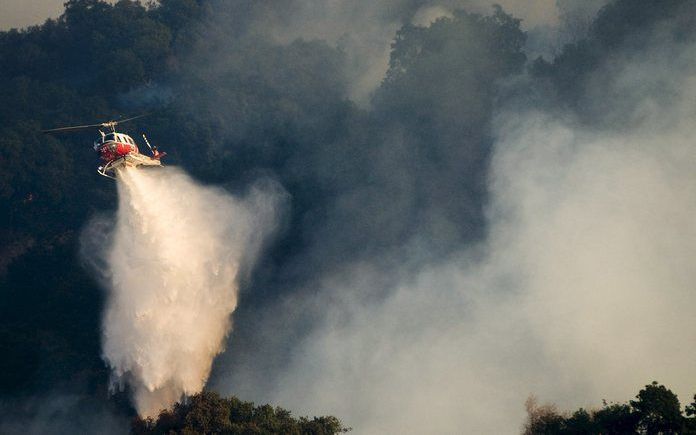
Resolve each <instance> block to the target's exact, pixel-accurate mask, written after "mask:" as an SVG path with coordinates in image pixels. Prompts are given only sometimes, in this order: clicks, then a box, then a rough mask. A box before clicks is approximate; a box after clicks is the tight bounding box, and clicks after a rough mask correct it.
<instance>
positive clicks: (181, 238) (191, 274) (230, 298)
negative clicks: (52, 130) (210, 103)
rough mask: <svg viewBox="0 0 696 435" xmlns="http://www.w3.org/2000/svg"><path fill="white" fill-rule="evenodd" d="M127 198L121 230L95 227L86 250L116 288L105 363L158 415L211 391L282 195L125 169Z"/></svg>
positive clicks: (108, 315) (143, 409) (121, 180)
mask: <svg viewBox="0 0 696 435" xmlns="http://www.w3.org/2000/svg"><path fill="white" fill-rule="evenodd" d="M118 192H119V206H118V212H117V216H116V219H115V222H113V225H104V224H105V221H104V220H97V221H95V222H93V223H92V225H91V226H90V228H89V229H88V231H86V233H85V237H84V238H83V239H84V240H85V243H83V245H84V246H83V247H84V248H85V251H86V252H87V253H88V255H91V256H92V258H93V259H97V260H99V262H100V263H101V265H102V266H101V267H103V268H104V269H103V275H102V276H103V278H104V283H105V284H106V286H107V287H108V289H109V294H108V298H107V305H106V310H105V313H104V318H103V358H104V359H105V361H106V362H107V363H108V365H109V366H110V367H111V368H112V370H113V377H114V380H115V382H116V383H117V384H120V385H121V386H122V385H123V383H124V382H125V383H127V384H128V385H129V386H130V387H131V388H132V391H133V394H134V401H135V405H136V408H137V410H138V412H139V413H140V414H141V415H143V416H152V415H156V413H157V412H158V411H160V410H161V409H164V408H166V407H168V406H169V405H171V404H172V403H173V402H175V401H176V400H178V399H180V397H181V396H182V395H188V394H193V393H196V392H199V391H201V389H202V388H203V386H204V384H205V382H206V380H207V378H208V375H209V373H210V369H211V365H212V362H213V359H214V357H215V356H216V355H217V354H219V353H220V352H222V351H223V343H224V340H225V338H226V336H227V335H228V333H229V332H230V328H231V314H232V312H233V311H234V310H235V308H236V307H237V302H238V290H239V279H240V274H243V273H244V272H245V271H248V269H249V267H250V266H251V264H252V263H253V261H254V259H255V257H256V255H257V253H258V251H259V249H260V247H261V245H262V243H263V240H264V239H265V238H266V237H267V236H268V235H269V232H270V231H272V230H273V227H274V223H275V210H276V207H277V204H278V199H279V195H278V189H274V188H273V187H272V186H271V187H268V186H267V187H255V188H253V189H252V190H251V191H250V193H249V194H248V195H247V196H246V197H245V198H243V199H239V198H236V197H233V196H231V195H230V194H228V193H226V192H225V191H223V190H221V189H217V188H212V187H203V186H201V185H199V184H197V183H196V182H194V181H193V180H192V179H191V178H189V177H188V176H187V175H185V174H184V173H182V172H181V171H178V170H175V169H171V168H165V169H162V170H152V171H145V170H137V169H132V168H128V169H126V170H122V171H121V172H120V173H119V175H118ZM111 227H112V228H113V232H112V233H111V234H108V235H107V233H105V232H104V231H103V230H104V229H105V228H111ZM95 235H97V236H98V237H96V238H95ZM100 239H101V240H100ZM95 243H98V244H99V245H101V246H99V247H96V252H94V249H95ZM88 246H91V248H87V247H88Z"/></svg>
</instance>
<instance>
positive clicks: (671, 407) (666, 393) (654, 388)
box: [630, 382, 683, 435]
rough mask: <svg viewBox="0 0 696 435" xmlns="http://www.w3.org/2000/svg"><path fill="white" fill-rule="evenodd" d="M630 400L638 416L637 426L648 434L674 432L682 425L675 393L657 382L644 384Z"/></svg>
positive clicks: (655, 434)
mask: <svg viewBox="0 0 696 435" xmlns="http://www.w3.org/2000/svg"><path fill="white" fill-rule="evenodd" d="M636 398H637V399H638V400H631V402H630V403H631V406H632V407H633V409H635V411H636V413H637V414H638V416H639V421H638V426H639V428H640V429H641V430H643V431H645V433H646V434H648V435H657V434H675V433H678V432H679V431H680V430H681V428H682V425H683V417H682V414H681V409H680V405H679V399H678V398H677V396H676V394H674V393H673V392H672V391H670V390H668V389H667V388H666V387H665V386H664V385H658V383H657V382H653V383H652V384H649V385H646V386H645V388H644V389H642V390H640V392H639V393H638V395H637V396H636Z"/></svg>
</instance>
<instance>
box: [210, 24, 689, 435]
mask: <svg viewBox="0 0 696 435" xmlns="http://www.w3.org/2000/svg"><path fill="white" fill-rule="evenodd" d="M668 29H670V23H664V22H663V23H661V25H660V26H658V30H657V32H656V34H654V35H652V41H651V43H650V44H647V46H645V47H642V48H641V50H639V51H637V50H630V51H627V52H621V51H620V50H617V52H615V53H613V55H611V56H607V59H606V61H605V62H604V63H603V64H602V65H600V66H597V67H596V68H595V70H594V71H593V72H592V73H591V74H590V77H589V78H588V79H587V84H586V88H585V89H583V103H582V104H584V105H585V110H587V111H590V112H592V117H591V118H592V119H596V118H602V120H601V121H598V122H597V124H600V125H604V126H605V127H604V128H599V127H598V126H597V124H590V125H588V124H583V123H581V122H580V121H578V120H577V119H576V118H575V117H573V116H570V115H568V114H567V112H566V111H564V110H561V109H560V108H559V107H557V106H554V105H553V104H549V106H550V107H549V108H545V107H539V108H536V109H529V106H528V105H527V106H526V107H525V106H521V107H522V108H520V107H514V106H513V107H505V108H501V110H500V111H499V113H498V116H497V121H496V123H495V128H494V131H495V148H494V153H493V157H492V162H491V169H490V175H489V177H488V188H489V192H490V203H489V204H488V208H487V216H488V219H487V234H488V236H487V238H486V240H485V241H483V242H482V243H480V244H478V245H476V246H469V247H461V248H460V249H459V250H458V251H457V252H455V253H453V254H451V255H449V256H447V257H444V258H443V257H442V256H438V255H437V254H436V253H435V254H434V253H432V252H430V251H428V250H427V249H423V250H421V251H420V252H418V253H417V254H415V255H414V254H408V253H404V254H402V255H398V254H397V255H394V254H387V255H390V257H388V258H385V256H375V257H374V258H372V259H371V261H350V260H346V261H345V262H343V263H342V265H341V267H340V268H339V269H340V270H339V271H335V270H331V271H324V273H323V274H320V275H319V276H317V277H316V279H315V280H314V281H313V282H311V283H310V284H308V285H307V287H308V288H311V289H312V290H313V291H312V292H311V294H310V295H309V296H306V295H298V296H295V297H293V298H288V299H287V300H285V301H282V302H281V303H279V304H278V305H277V306H276V307H272V308H269V313H270V314H268V315H267V317H268V319H269V321H268V324H269V325H274V326H273V327H275V326H276V325H278V324H280V323H282V322H280V321H277V320H276V321H275V323H274V321H273V320H270V319H272V318H274V317H275V318H277V317H278V313H282V312H286V313H287V312H289V313H290V314H286V317H287V318H293V317H295V316H305V317H311V318H313V319H316V323H315V324H314V325H313V326H312V328H311V331H310V333H308V334H307V335H306V336H305V337H304V338H303V339H302V340H300V341H299V342H298V343H296V344H294V345H293V351H292V352H291V355H292V356H291V358H289V360H288V361H286V362H285V364H284V365H283V366H282V367H280V368H278V369H277V370H278V372H279V373H277V380H276V381H275V382H273V384H272V385H267V386H265V389H264V390H262V391H259V385H258V384H253V385H252V384H250V381H249V380H250V379H251V380H255V379H258V378H259V377H260V375H261V374H259V373H256V372H255V368H254V364H253V361H245V362H244V363H243V364H239V365H237V366H235V367H234V372H232V373H228V374H226V375H225V376H221V377H220V378H219V379H217V380H216V382H215V384H214V385H215V387H216V388H218V389H220V390H223V391H229V392H233V391H234V392H236V393H239V392H240V391H242V392H243V393H244V394H245V395H247V397H252V398H258V399H259V400H271V401H275V402H278V403H288V404H290V406H291V407H292V408H293V409H294V410H295V411H297V412H300V413H309V412H312V413H315V414H322V413H331V414H335V415H338V416H340V417H341V418H342V419H344V420H345V421H346V422H347V423H348V424H349V425H350V426H352V427H353V428H355V430H356V431H358V432H360V433H367V434H370V433H375V434H376V433H518V432H519V430H520V427H521V423H522V421H523V418H524V407H523V404H524V400H525V398H526V397H527V396H528V395H529V394H530V393H535V394H537V395H539V396H540V397H541V398H542V399H544V400H551V401H554V402H556V403H557V404H558V405H559V406H560V407H562V408H565V409H572V408H573V407H579V406H585V407H598V406H600V405H601V399H606V400H609V401H625V400H627V399H629V398H631V397H632V396H633V395H634V394H635V392H636V391H637V389H638V388H640V386H641V385H644V384H645V383H647V382H650V381H651V380H653V379H656V380H658V381H660V382H663V383H665V384H666V385H668V386H670V387H671V388H673V389H674V391H675V392H676V393H677V394H678V395H679V396H680V398H681V399H682V401H684V400H687V399H689V398H690V397H692V395H693V393H694V390H693V361H694V360H696V351H695V350H694V349H693V346H691V345H690V343H691V342H692V341H693V340H694V339H696V336H695V335H694V331H695V330H696V328H694V326H696V324H695V320H694V316H693V312H692V311H693V310H692V307H693V306H694V303H696V294H695V293H694V292H693V283H694V282H695V281H696V272H695V271H696V269H695V268H694V264H693V263H694V261H693V259H694V258H696V222H695V221H694V218H693V217H694V216H695V215H696V174H695V173H694V171H693V168H694V166H695V165H696V153H695V152H694V143H693V137H694V136H695V134H696V125H695V124H694V122H693V119H694V115H695V114H696V105H695V104H694V101H696V99H695V98H694V97H695V95H694V91H693V89H694V86H693V84H694V78H693V77H694V71H696V68H695V65H694V62H693V52H694V44H693V42H690V41H688V40H687V41H684V40H680V42H678V43H675V42H674V41H673V40H672V39H671V38H672V37H673V34H672V33H671V32H670V31H668ZM677 72H678V73H677ZM518 84H519V83H518ZM607 125H610V126H611V127H607ZM411 242H412V240H405V241H404V243H403V246H404V247H406V246H409V247H411V245H409V243H411ZM404 251H409V250H407V249H406V248H404ZM394 281H395V282H396V284H393V282H394ZM385 287H386V288H387V290H385ZM375 294H379V295H380V296H379V297H374V295H375ZM370 295H373V297H370ZM384 295H386V296H384ZM271 328H272V327H271ZM269 335H270V334H269ZM257 358H258V359H259V360H265V359H266V358H268V356H267V355H265V354H264V355H258V356H257ZM251 359H252V358H251V357H249V360H251ZM262 376H266V377H268V376H269V375H268V373H267V372H264V373H263V374H262Z"/></svg>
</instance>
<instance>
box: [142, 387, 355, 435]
mask: <svg viewBox="0 0 696 435" xmlns="http://www.w3.org/2000/svg"><path fill="white" fill-rule="evenodd" d="M349 430H350V429H347V428H345V427H343V424H342V423H341V422H340V421H339V420H338V419H337V418H335V417H314V418H312V419H311V420H310V419H308V418H306V417H300V418H294V417H292V416H291V415H290V412H289V411H286V410H284V409H282V408H273V407H272V406H269V405H262V406H256V405H254V404H253V403H251V402H242V401H241V400H239V399H237V398H236V397H231V398H229V399H225V398H222V397H220V396H219V395H218V394H217V393H212V392H203V393H200V394H196V395H195V396H193V397H190V398H189V399H188V400H187V401H185V402H181V403H177V404H175V405H174V407H173V408H172V409H170V410H163V411H162V412H160V414H159V416H158V417H157V419H151V418H150V419H146V420H143V419H140V418H136V419H135V420H134V421H133V425H132V430H131V431H132V433H133V434H135V435H146V434H289V435H291V434H296V435H300V434H302V435H332V434H337V433H344V432H348V431H349Z"/></svg>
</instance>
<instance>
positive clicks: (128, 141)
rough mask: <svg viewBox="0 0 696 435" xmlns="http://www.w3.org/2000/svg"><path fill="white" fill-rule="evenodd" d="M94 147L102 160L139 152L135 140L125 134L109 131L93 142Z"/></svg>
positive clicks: (105, 160) (107, 160)
mask: <svg viewBox="0 0 696 435" xmlns="http://www.w3.org/2000/svg"><path fill="white" fill-rule="evenodd" d="M94 149H95V151H97V152H98V153H99V156H100V157H101V159H102V160H103V161H104V162H110V161H112V160H115V159H118V158H119V157H124V156H125V155H127V154H130V153H135V154H140V150H138V146H137V145H136V144H135V141H134V140H133V139H132V138H131V137H130V136H128V135H127V134H121V133H109V134H106V135H104V136H103V137H101V138H100V139H97V140H96V141H95V142H94Z"/></svg>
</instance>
